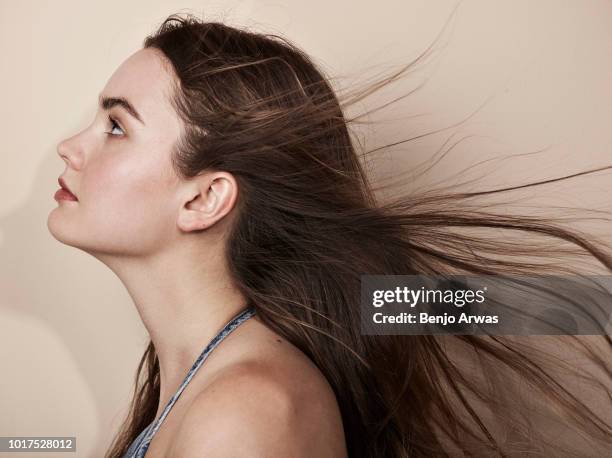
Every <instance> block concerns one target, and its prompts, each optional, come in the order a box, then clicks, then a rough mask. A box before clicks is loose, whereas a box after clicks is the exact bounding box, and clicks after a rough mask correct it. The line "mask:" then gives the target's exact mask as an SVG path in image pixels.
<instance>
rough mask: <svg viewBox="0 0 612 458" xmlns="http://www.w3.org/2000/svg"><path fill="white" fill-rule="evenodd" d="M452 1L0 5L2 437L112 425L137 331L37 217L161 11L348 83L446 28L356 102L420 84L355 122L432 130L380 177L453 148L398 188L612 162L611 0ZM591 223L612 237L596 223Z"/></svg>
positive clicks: (602, 198) (574, 194)
mask: <svg viewBox="0 0 612 458" xmlns="http://www.w3.org/2000/svg"><path fill="white" fill-rule="evenodd" d="M456 5H457V2H455V1H446V0H445V1H437V2H431V1H425V0H419V1H416V0H403V1H384V0H382V1H379V2H355V1H347V0H343V1H337V0H336V1H333V2H330V1H321V0H311V1H309V2H305V1H296V0H292V1H283V2H280V1H256V0H251V1H219V2H207V1H201V2H195V1H183V2H177V1H160V0H156V1H153V0H147V1H142V0H140V1H129V2H125V1H116V0H107V1H104V2H91V1H90V2H83V1H68V0H56V1H43V0H41V1H28V0H24V1H19V2H16V1H10V2H9V1H5V0H3V1H1V2H0V56H1V57H2V71H1V72H0V91H1V95H2V103H1V104H0V121H1V123H2V127H1V133H2V142H1V146H0V360H1V361H2V371H1V376H0V436H32V435H45V436H76V437H77V449H78V452H77V453H76V456H79V457H99V456H102V453H103V451H104V450H105V449H106V447H107V446H108V443H109V441H110V440H111V436H112V434H113V433H114V432H115V429H116V428H117V427H118V426H119V421H120V420H121V419H122V418H123V415H124V414H125V410H124V409H125V408H127V405H128V402H129V400H130V394H131V389H132V383H133V376H134V373H135V370H136V366H137V363H138V360H139V358H140V356H141V355H142V352H143V351H144V349H145V344H146V342H147V334H146V330H145V329H144V327H143V326H142V324H141V322H140V320H139V317H138V315H137V313H136V310H135V308H134V306H133V304H132V303H131V300H130V298H129V296H128V295H127V292H126V291H125V290H124V289H123V286H122V284H121V283H120V281H119V280H118V279H117V278H116V277H115V276H114V274H112V272H110V271H109V270H108V269H107V268H106V267H105V266H104V265H103V264H101V263H99V262H98V261H97V260H95V259H94V258H92V257H90V256H88V255H87V254H85V253H83V252H80V251H79V250H77V249H74V248H72V247H68V246H65V245H62V244H60V243H59V242H57V241H56V240H55V239H54V238H53V237H52V236H51V235H50V234H49V233H48V231H47V227H46V218H47V215H48V213H49V212H50V211H51V209H52V208H53V207H54V206H55V205H57V204H56V202H55V201H54V199H53V194H54V192H55V190H56V189H57V188H58V186H57V177H58V176H59V175H61V174H62V172H63V171H64V166H65V164H64V162H63V161H62V160H61V159H60V158H59V157H58V155H57V152H56V146H57V144H58V143H59V141H60V140H62V139H63V138H65V137H67V136H69V135H72V134H74V133H75V132H77V131H79V130H80V129H82V128H84V127H85V126H86V125H88V124H89V123H90V122H91V120H92V119H93V116H94V113H95V110H96V97H97V94H98V93H99V92H100V90H101V89H102V87H103V86H104V84H105V82H106V81H107V79H108V78H109V77H110V75H111V74H112V72H113V71H114V70H115V68H116V67H117V66H118V65H119V64H120V63H121V62H122V61H123V60H124V59H126V58H127V57H128V56H129V55H130V54H131V53H133V52H135V51H136V50H137V49H138V48H139V47H140V46H141V43H142V40H143V39H144V37H145V36H146V35H147V34H148V33H150V32H152V31H153V30H154V29H155V28H156V26H157V25H158V24H159V23H160V22H161V21H162V20H163V19H164V18H165V17H166V16H167V15H169V14H171V13H174V12H180V11H185V12H187V11H189V12H193V13H196V14H199V15H202V14H203V15H204V17H205V18H210V19H215V20H219V19H222V20H226V21H227V22H228V23H230V24H231V25H237V26H241V25H244V26H247V27H250V28H251V29H253V30H259V31H263V32H272V33H278V34H282V35H285V36H286V37H287V38H289V39H291V40H292V41H294V42H295V43H296V44H298V45H299V46H301V47H302V48H303V49H304V50H305V51H306V52H307V53H309V54H310V55H311V56H313V58H314V59H315V61H316V62H318V63H319V64H320V65H321V67H322V68H323V69H324V70H325V71H326V72H327V73H328V74H330V75H331V76H344V77H345V78H344V80H343V81H344V84H345V85H347V86H350V84H351V82H357V81H359V80H361V81H363V80H365V79H366V77H367V76H368V75H370V76H371V75H373V74H375V73H376V72H377V71H378V72H380V71H384V70H385V69H391V68H392V67H393V68H399V66H400V65H401V64H402V63H408V62H409V61H410V60H412V59H414V58H415V57H416V56H418V55H419V54H420V53H421V52H422V51H424V50H425V48H426V47H427V46H428V45H429V44H431V43H432V41H433V40H434V39H435V38H436V37H437V36H438V34H439V33H442V37H441V38H440V41H439V44H438V46H436V49H435V51H434V54H433V55H432V56H431V57H430V58H428V59H427V61H426V62H425V63H424V64H423V65H420V66H419V69H418V70H417V71H415V72H414V73H413V74H412V75H411V76H410V77H407V78H406V79H405V80H404V81H403V82H402V83H401V84H399V85H396V86H394V88H393V89H392V90H385V91H384V92H383V93H381V94H379V95H378V96H376V97H372V98H371V99H368V100H367V101H365V102H363V103H362V104H361V106H362V107H363V108H364V109H365V108H368V107H373V106H375V105H376V104H377V103H381V102H384V101H388V100H390V99H391V98H392V97H393V95H394V94H395V95H399V94H400V93H401V92H405V91H407V90H410V89H412V88H414V87H416V86H417V85H419V84H424V86H422V87H421V88H420V89H419V90H418V91H417V92H415V93H414V94H413V95H411V96H410V97H408V98H406V99H404V100H402V101H401V102H399V103H398V104H396V105H395V106H394V107H393V108H392V109H389V110H388V111H386V112H384V116H383V115H381V116H380V117H379V118H380V120H381V121H380V123H379V124H377V125H370V126H364V127H363V128H361V135H362V137H363V138H364V139H365V141H366V144H367V147H368V148H374V147H376V146H377V145H379V144H382V143H389V142H392V141H394V140H399V139H402V138H408V137H413V136H418V135H420V134H422V133H426V132H431V131H434V130H436V129H441V131H440V132H439V133H437V134H434V135H428V136H426V137H423V138H421V139H418V140H416V141H413V142H410V143H409V144H407V145H406V144H405V145H403V147H402V148H396V149H393V150H392V151H390V152H389V154H388V155H387V156H386V157H385V158H384V160H383V159H381V160H380V161H379V162H378V163H377V165H376V169H375V172H374V173H376V174H384V173H387V172H389V171H392V170H397V169H403V170H410V168H411V167H413V166H414V165H415V164H417V163H418V162H419V161H421V160H423V159H426V158H427V157H430V156H431V154H433V153H434V152H435V151H436V150H437V149H439V148H441V147H442V146H443V144H444V142H445V141H447V140H449V138H450V139H451V142H452V141H458V140H460V139H461V138H463V137H465V139H464V140H463V141H462V142H461V143H460V144H458V145H457V146H456V147H455V148H454V149H453V150H452V152H450V153H449V154H448V155H447V156H446V158H445V159H444V161H443V162H442V163H440V164H439V165H438V166H437V170H438V171H437V172H436V174H435V175H434V176H429V177H427V178H426V179H425V181H423V179H424V178H423V177H418V176H415V177H412V178H410V181H409V182H408V181H407V182H406V185H407V186H410V185H413V184H415V183H417V182H418V184H419V186H427V185H428V181H427V180H433V181H435V180H442V181H443V180H444V178H445V177H446V176H447V174H448V176H450V175H451V174H452V173H455V172H457V171H459V170H461V169H463V168H465V167H467V166H469V165H470V164H472V163H474V162H476V161H478V160H483V159H487V158H495V157H501V156H503V155H508V154H516V153H525V152H532V151H536V150H541V149H545V148H547V149H546V151H545V152H544V153H541V154H537V155H533V156H525V157H523V158H514V159H510V160H504V161H500V162H491V163H487V164H485V165H483V166H482V168H480V169H478V170H479V171H478V173H477V174H476V175H478V176H479V175H484V177H483V179H482V180H481V181H480V182H478V183H477V185H476V184H475V185H474V189H476V188H477V187H478V189H488V188H490V187H495V186H501V185H504V184H507V185H508V186H510V185H512V184H515V185H516V184H522V183H526V182H531V181H536V180H540V179H545V178H553V177H556V176H560V175H565V174H569V173H572V172H577V171H582V170H586V169H588V168H591V167H597V166H603V165H608V164H610V163H612V151H611V146H612V129H610V125H611V122H610V121H611V119H612V85H611V84H610V82H611V81H612V59H610V51H611V48H610V44H611V43H612V27H610V24H612V3H610V2H609V1H605V0H599V1H595V0H573V1H552V0H549V1H539V2H533V1H527V0H507V1H501V0H495V1H493V0H471V1H470V0H466V1H464V2H463V3H462V4H461V5H460V6H459V7H458V8H457V9H456V10H455V15H454V16H453V17H452V18H451V13H452V12H453V10H454V9H455V7H456ZM445 24H446V25H447V27H446V29H443V27H444V26H445ZM470 115H471V117H470ZM400 118H402V119H400ZM447 146H448V145H447ZM470 176H471V175H470ZM412 180H414V182H413V181H412ZM419 180H420V181H419ZM610 188H611V186H610V180H609V175H608V174H607V173H600V174H599V175H598V176H597V177H593V178H577V179H575V180H572V181H569V182H566V183H564V184H562V185H550V186H545V187H540V188H539V189H538V190H537V192H535V193H532V194H530V196H531V198H532V200H531V202H532V204H537V205H546V206H550V205H566V206H584V207H589V208H599V209H607V210H610V202H609V196H610ZM592 228H593V230H596V231H597V232H598V234H599V235H601V236H603V237H607V239H608V240H609V239H610V236H611V235H612V234H611V231H610V226H609V224H606V223H598V225H592ZM202 370H205V366H204V367H203V369H202ZM20 456H23V457H24V458H25V457H27V456H30V454H27V453H24V454H20ZM31 456H33V457H36V456H40V455H39V454H31ZM47 456H65V454H55V455H54V454H48V455H47Z"/></svg>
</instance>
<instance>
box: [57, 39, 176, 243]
mask: <svg viewBox="0 0 612 458" xmlns="http://www.w3.org/2000/svg"><path fill="white" fill-rule="evenodd" d="M172 78H173V76H171V74H170V73H169V72H168V70H166V69H165V67H164V66H162V56H161V54H160V53H159V51H156V50H153V49H142V50H140V51H138V52H136V53H134V54H133V55H132V56H130V57H129V58H128V59H127V60H126V61H125V62H123V63H122V64H121V66H120V67H119V68H118V69H117V70H116V71H115V73H114V74H113V75H112V76H111V78H110V80H109V81H108V83H107V84H106V86H105V87H104V89H103V90H102V92H101V97H103V98H106V97H109V98H111V97H113V98H124V99H126V100H127V101H128V102H129V103H130V104H131V106H132V107H133V108H134V110H136V112H137V114H138V117H139V118H140V120H138V119H137V118H136V117H135V116H133V115H132V114H130V112H129V111H130V110H128V109H125V108H123V107H122V106H121V105H114V106H113V107H112V108H109V109H108V110H105V109H104V108H102V107H98V111H97V113H96V116H95V119H94V120H93V122H92V124H91V125H89V127H87V128H85V129H84V130H82V131H81V132H79V133H77V134H75V135H73V136H72V137H69V138H66V139H65V140H63V141H62V142H61V143H59V145H58V147H57V151H58V154H59V155H60V157H61V158H62V159H63V160H64V162H65V163H66V167H65V170H64V173H62V175H61V176H62V177H63V179H64V181H65V183H66V185H67V186H68V188H69V189H70V191H71V192H72V193H73V194H74V195H76V197H77V198H78V201H70V200H59V201H58V203H57V207H56V208H54V209H53V210H52V211H51V213H50V214H49V217H48V221H47V226H48V228H49V231H50V232H51V234H52V235H53V236H54V237H55V238H56V239H58V240H59V241H61V242H63V243H66V244H68V245H72V246H75V247H78V248H81V249H83V250H85V251H88V252H92V253H93V252H98V253H102V254H121V255H146V254H151V253H153V252H154V251H155V250H158V249H162V248H163V247H164V244H165V243H166V242H167V241H168V240H170V237H171V236H172V235H174V234H176V217H177V214H178V213H177V212H178V209H179V202H178V195H177V193H176V192H174V191H175V190H176V186H177V184H178V179H177V178H176V176H175V174H174V172H173V170H172V167H171V163H170V154H171V151H172V148H173V146H174V145H175V142H176V141H177V139H178V137H179V135H180V132H181V125H182V124H181V122H180V120H179V119H178V116H177V114H176V112H175V111H174V109H173V108H172V106H171V105H170V102H169V97H170V96H171V87H172V86H171V83H172ZM109 116H110V117H111V118H112V119H113V120H114V121H115V123H116V124H115V123H113V121H111V120H109Z"/></svg>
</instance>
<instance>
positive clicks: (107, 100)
mask: <svg viewBox="0 0 612 458" xmlns="http://www.w3.org/2000/svg"><path fill="white" fill-rule="evenodd" d="M98 104H99V105H100V108H102V109H104V110H107V111H108V110H110V109H111V108H113V107H114V106H120V107H122V108H124V109H125V111H127V112H128V113H129V114H130V115H132V116H133V117H134V118H136V119H137V120H138V121H140V123H141V124H143V125H144V121H143V120H142V118H141V117H140V114H138V111H136V108H134V106H133V105H132V104H131V103H130V102H129V101H128V100H127V99H126V98H125V97H103V96H102V94H100V95H99V96H98Z"/></svg>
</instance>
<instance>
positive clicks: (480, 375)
mask: <svg viewBox="0 0 612 458" xmlns="http://www.w3.org/2000/svg"><path fill="white" fill-rule="evenodd" d="M143 46H144V48H151V49H155V50H157V51H159V52H160V53H161V55H162V56H163V58H164V59H165V62H166V64H167V65H168V69H169V70H171V71H172V72H173V74H174V75H175V76H176V86H175V87H174V88H173V90H174V92H173V94H172V97H171V99H172V103H173V106H174V108H175V109H176V112H177V113H178V115H179V116H180V118H181V119H182V121H183V122H184V132H183V134H182V136H181V137H180V138H179V139H178V140H177V144H176V148H175V151H173V152H172V154H173V156H172V161H173V162H172V163H173V167H174V169H175V172H176V173H177V175H178V176H179V177H181V178H182V179H185V180H188V179H191V178H194V177H197V176H198V175H199V174H201V173H203V172H205V171H208V170H223V171H227V172H229V173H231V174H232V175H233V176H234V177H235V178H236V181H237V183H238V185H239V190H240V192H239V198H238V201H237V205H236V207H235V209H234V210H233V211H234V212H236V213H235V214H236V218H235V220H234V221H233V224H232V226H231V231H230V233H229V234H228V237H227V242H226V243H227V246H226V256H227V262H228V265H229V267H230V272H231V275H232V276H233V280H234V282H235V285H236V286H237V288H239V290H240V291H241V293H242V294H243V295H244V296H245V297H246V298H247V299H248V301H249V303H250V304H252V305H253V306H254V307H256V310H257V314H258V316H259V317H260V318H261V320H262V321H263V322H264V323H265V324H266V325H267V326H269V327H270V328H271V329H272V330H274V331H275V332H277V333H278V334H280V335H282V336H283V337H284V338H286V339H287V340H289V341H290V342H292V343H293V344H294V345H296V346H297V347H298V348H299V349H300V350H301V351H303V352H304V353H305V354H306V355H307V356H308V357H309V358H311V359H312V361H313V362H314V363H315V364H316V365H317V366H318V368H319V369H320V370H321V371H322V373H323V374H324V375H325V376H326V378H327V380H328V381H329V383H330V384H331V386H332V388H333V390H334V392H335V395H336V397H337V400H338V403H339V406H340V410H341V414H342V421H343V426H344V431H345V436H346V444H347V448H348V452H349V456H351V457H368V458H375V457H408V456H410V457H431V456H451V455H452V456H457V455H460V456H474V455H480V456H482V455H487V456H491V455H497V456H511V455H516V454H522V453H524V454H528V453H532V454H543V455H545V456H563V455H564V454H567V455H569V456H580V455H581V454H586V455H588V454H589V453H590V454H591V455H597V454H598V453H601V450H605V448H598V447H605V446H606V444H607V445H608V446H609V445H610V442H609V441H610V434H611V432H612V428H611V427H610V424H609V423H608V421H607V420H606V419H605V418H602V416H601V414H600V413H597V412H595V411H594V409H593V408H592V407H590V406H589V405H588V402H587V401H585V400H582V399H580V397H579V394H577V393H579V392H580V390H581V389H582V388H581V387H583V386H587V385H586V384H587V383H589V385H588V386H590V387H591V388H592V389H593V390H596V391H597V393H599V394H598V395H599V396H600V399H601V398H603V399H604V401H605V402H609V401H610V379H611V371H610V359H609V356H610V347H611V341H610V338H609V336H607V335H602V336H591V337H590V339H587V338H586V337H580V336H569V335H567V336H561V337H533V336H532V337H528V336H523V337H520V336H492V335H491V336H489V335H445V336H442V335H414V336H407V335H363V334H362V333H361V332H360V300H361V299H360V291H361V289H360V281H361V275H362V274H378V275H413V274H423V275H454V274H478V275H501V274H503V275H505V274H521V275H539V274H543V273H560V272H566V273H567V272H570V273H575V274H576V275H578V274H579V271H577V270H576V269H572V268H570V267H569V266H568V264H567V263H565V262H564V261H563V259H561V258H559V255H560V254H567V255H577V256H578V257H581V256H582V257H583V258H584V257H587V258H589V259H595V260H597V261H598V262H599V263H601V265H602V266H603V267H604V269H605V271H606V272H608V271H610V270H612V255H611V250H610V249H609V247H608V246H607V245H605V244H604V243H603V242H601V241H597V239H596V238H595V237H594V236H589V235H585V233H584V232H582V231H579V230H578V229H577V228H570V227H569V226H568V225H564V224H561V223H562V219H558V220H555V219H553V218H543V217H533V216H528V215H519V214H512V215H511V214H509V212H507V211H506V210H504V209H502V211H500V212H497V213H496V212H492V211H490V210H488V208H489V207H490V205H488V206H486V207H487V209H485V206H484V205H481V206H479V205H478V204H477V202H476V201H475V200H474V198H475V197H478V196H493V195H494V194H495V195H497V194H499V193H501V192H508V191H512V190H513V189H518V188H524V187H529V186H536V185H542V184H544V183H545V182H536V183H524V184H522V185H521V186H516V187H512V188H505V189H495V190H489V191H481V192H471V193H467V192H459V191H458V190H457V189H458V188H456V189H455V190H454V191H453V190H448V189H443V188H439V189H428V190H425V191H423V190H421V191H417V190H415V189H412V190H405V191H404V192H403V193H399V194H398V195H397V196H394V197H388V198H386V199H381V198H380V196H378V195H377V194H376V193H377V191H382V190H384V189H386V187H384V186H382V185H381V186H379V187H375V186H374V184H373V180H372V181H370V180H369V178H368V176H367V174H366V172H367V165H366V164H367V162H366V159H367V155H368V154H370V153H373V152H374V151H376V150H384V147H383V148H376V150H372V151H365V152H363V151H358V149H357V148H356V147H355V143H356V142H355V140H354V139H353V138H352V137H351V133H352V132H351V131H350V130H349V126H350V124H351V123H358V122H360V121H359V120H360V119H361V118H363V116H365V115H363V114H362V115H359V116H355V117H353V118H349V117H348V116H347V108H348V107H349V106H352V105H354V104H355V103H356V102H359V101H361V100H363V99H364V98H365V97H367V96H369V95H370V94H372V93H374V92H376V91H378V90H379V89H381V88H383V87H384V86H386V85H387V84H389V83H391V82H394V81H397V80H398V79H399V78H400V77H401V76H402V75H404V74H406V70H408V69H410V68H412V66H413V65H414V64H415V63H416V62H417V61H418V59H417V60H415V61H413V62H411V63H410V64H409V65H408V66H406V67H403V68H402V69H401V70H400V71H399V72H397V73H393V74H392V75H390V76H386V77H384V78H382V79H380V80H377V81H376V82H374V83H373V84H370V85H368V87H365V88H361V89H359V90H356V91H354V92H352V93H351V92H342V93H341V91H340V90H337V91H336V90H335V89H333V86H332V80H331V78H329V77H327V76H325V75H324V73H323V71H322V70H320V69H319V68H317V65H315V63H313V61H312V60H311V59H310V58H309V57H308V56H307V55H306V54H305V53H304V52H303V51H301V50H300V49H298V48H297V47H296V46H295V45H293V44H292V43H291V42H290V41H288V40H287V39H285V38H281V37H279V36H277V35H272V34H263V33H255V32H251V31H248V30H246V29H238V28H234V27H230V26H228V25H226V24H223V23H222V22H205V21H203V20H200V19H199V18H197V17H195V16H193V15H191V14H180V15H179V14H174V15H171V16H169V17H168V18H167V19H165V21H164V22H163V23H162V24H161V26H160V27H159V29H158V30H157V31H156V32H155V33H154V34H152V35H150V36H148V37H147V38H146V39H145V41H144V45H143ZM380 108H383V107H379V108H377V109H380ZM406 141H408V140H406ZM386 146H391V145H386ZM360 159H363V162H362V161H360ZM592 172H594V170H590V171H587V172H583V173H592ZM568 178H571V176H566V177H562V178H560V179H568ZM404 184H406V183H404ZM476 230H480V232H481V235H476V234H475V231H476ZM487 231H488V232H487ZM504 233H507V234H508V235H510V236H511V235H513V234H514V235H516V234H522V235H523V236H522V238H521V240H520V243H513V242H511V238H510V237H508V238H506V237H504V236H503V234H504ZM487 234H488V235H489V236H487ZM527 235H531V236H533V237H527ZM551 240H552V241H555V242H557V243H556V244H554V243H547V242H550V241H551ZM562 243H565V244H568V245H569V246H566V247H565V248H562V246H561V245H562ZM528 256H529V257H530V260H529V261H526V260H525V259H526V257H528ZM538 259H540V260H541V262H537V261H538ZM551 260H552V261H554V260H556V261H558V262H556V263H554V262H552V261H551ZM602 334H604V333H602ZM551 341H552V343H551ZM546 342H548V343H547V344H546ZM551 346H552V347H554V348H555V349H556V348H566V347H567V348H572V349H574V350H575V351H577V352H578V354H579V355H581V356H582V357H583V358H584V359H585V360H588V361H590V362H591V364H592V365H593V367H594V368H595V370H596V371H597V372H596V373H589V372H588V371H586V370H577V369H576V368H572V365H571V364H564V363H563V361H561V359H560V358H558V357H555V355H554V354H552V352H551V351H548V350H550V347H551ZM559 346H561V347H559ZM540 347H541V348H540ZM547 349H548V350H547ZM563 351H565V350H563ZM567 351H569V350H567ZM572 373H573V377H575V379H574V380H578V381H579V382H581V383H582V385H580V386H578V388H576V389H574V390H572V389H571V386H570V385H571V384H570V383H566V380H567V379H564V378H563V377H569V376H570V375H572ZM159 380H160V379H159V362H158V359H157V355H156V352H155V348H154V346H153V344H152V343H151V342H149V345H148V348H147V349H146V351H145V353H144V355H143V357H142V360H141V361H140V365H139V367H138V370H137V373H136V379H135V387H134V398H133V400H132V403H131V406H130V410H129V413H128V416H127V418H126V420H125V421H124V423H123V425H122V428H121V429H120V431H119V432H118V433H117V435H116V437H115V439H114V442H113V444H112V445H111V447H110V449H109V450H108V451H107V454H106V457H108V458H110V457H120V456H122V455H123V453H125V451H126V450H127V448H128V446H129V444H130V443H131V442H132V441H133V440H134V439H135V438H136V436H137V435H138V434H139V433H140V432H141V431H142V430H143V429H144V428H145V427H146V426H147V425H148V424H149V423H151V422H152V421H153V420H154V419H155V418H154V416H155V412H156V410H157V406H158V402H159V395H160V394H159V390H160V385H159ZM513 386H514V387H518V388H516V389H515V388H512V387H513ZM518 389H523V390H524V392H521V393H523V394H517V393H518V391H517V390H518ZM513 390H514V391H513ZM525 393H527V394H528V395H529V396H527V395H526V394H525ZM527 397H533V398H534V399H533V400H532V401H530V402H529V403H528V402H526V401H525V402H522V403H521V402H519V401H521V400H525V399H527ZM544 412H548V414H549V415H548V416H547V417H545V418H543V419H542V420H541V421H540V422H539V421H536V418H535V416H536V415H540V414H542V415H543V413H544ZM555 421H556V422H557V423H550V422H555ZM543 425H545V426H543ZM559 428H561V430H560V429H559ZM553 431H556V432H559V431H561V432H562V433H563V434H564V435H565V436H564V437H572V439H571V440H567V441H566V442H567V443H566V442H563V441H562V440H560V439H558V438H555V437H554V435H553V434H552V432H553ZM567 431H574V432H575V433H574V435H573V436H571V435H570V436H567V435H566V434H567ZM574 438H583V439H584V440H585V442H582V443H581V442H579V441H578V440H574ZM572 445H574V446H575V449H572Z"/></svg>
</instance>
